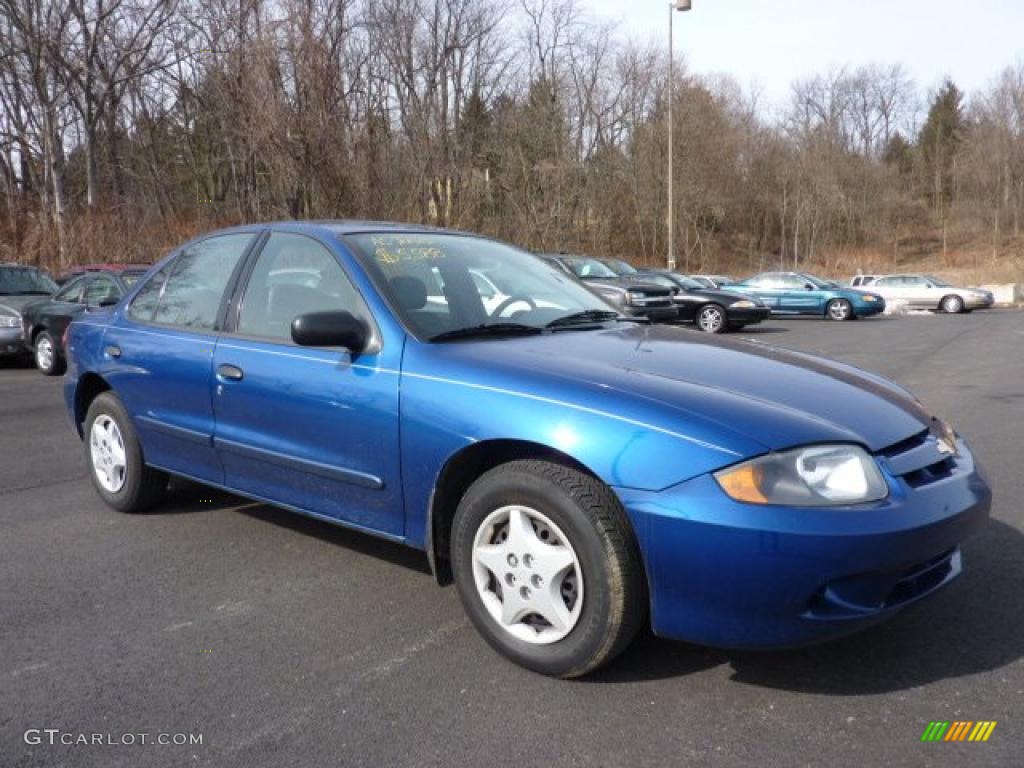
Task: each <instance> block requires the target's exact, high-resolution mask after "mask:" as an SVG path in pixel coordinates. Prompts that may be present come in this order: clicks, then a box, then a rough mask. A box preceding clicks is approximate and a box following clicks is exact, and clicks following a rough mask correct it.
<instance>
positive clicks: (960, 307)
mask: <svg viewBox="0 0 1024 768" xmlns="http://www.w3.org/2000/svg"><path fill="white" fill-rule="evenodd" d="M939 309H941V310H942V311H943V312H945V313H946V314H947V315H959V314H960V313H961V312H963V311H964V300H963V299H961V298H960V297H959V296H957V295H956V294H952V293H951V294H950V295H949V296H944V297H943V298H942V301H940V302H939Z"/></svg>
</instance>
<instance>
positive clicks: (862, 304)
mask: <svg viewBox="0 0 1024 768" xmlns="http://www.w3.org/2000/svg"><path fill="white" fill-rule="evenodd" d="M884 311H885V302H884V301H882V300H879V301H856V302H854V303H853V313H854V314H855V315H856V316H857V317H871V316H872V315H879V314H881V313H882V312H884Z"/></svg>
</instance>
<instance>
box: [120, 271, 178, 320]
mask: <svg viewBox="0 0 1024 768" xmlns="http://www.w3.org/2000/svg"><path fill="white" fill-rule="evenodd" d="M168 271H169V270H168V268H167V267H164V268H163V269H161V270H160V271H159V272H157V273H156V274H155V275H153V276H152V277H151V278H149V280H148V281H147V282H146V284H145V285H143V286H142V287H141V288H140V289H139V292H138V293H137V294H135V298H134V299H132V303H131V306H129V307H128V317H130V318H131V319H132V320H141V321H142V322H144V323H149V322H152V320H153V313H154V312H156V305H157V302H158V301H159V300H160V290H161V289H162V288H163V287H164V281H165V280H167V272H168Z"/></svg>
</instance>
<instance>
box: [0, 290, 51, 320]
mask: <svg viewBox="0 0 1024 768" xmlns="http://www.w3.org/2000/svg"><path fill="white" fill-rule="evenodd" d="M49 298H50V297H49V296H46V295H44V294H41V293H33V294H30V295H26V296H0V312H4V311H5V310H6V311H7V312H8V313H11V312H13V313H14V314H15V315H20V314H21V311H22V310H23V309H24V308H25V307H27V306H28V305H29V304H35V303H37V302H40V301H47V300H49Z"/></svg>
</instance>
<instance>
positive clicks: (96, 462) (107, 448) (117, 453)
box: [89, 415, 127, 493]
mask: <svg viewBox="0 0 1024 768" xmlns="http://www.w3.org/2000/svg"><path fill="white" fill-rule="evenodd" d="M89 456H90V458H92V470H93V472H94V473H95V474H96V480H97V481H99V484H100V485H101V486H102V487H103V489H104V490H106V491H109V492H110V493H117V492H118V491H120V490H121V488H123V487H124V480H125V471H126V469H127V460H126V455H125V449H124V440H123V439H122V437H121V430H120V429H119V428H118V426H117V423H116V422H115V421H114V420H113V419H112V418H110V417H109V416H106V415H103V416H100V417H99V418H97V419H96V421H94V422H93V423H92V430H90V432H89Z"/></svg>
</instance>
